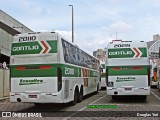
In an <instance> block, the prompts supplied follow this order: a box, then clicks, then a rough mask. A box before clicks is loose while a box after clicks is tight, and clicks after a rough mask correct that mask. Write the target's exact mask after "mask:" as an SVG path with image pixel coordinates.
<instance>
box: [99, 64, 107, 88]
mask: <svg viewBox="0 0 160 120" xmlns="http://www.w3.org/2000/svg"><path fill="white" fill-rule="evenodd" d="M100 64H101V80H100V81H101V82H100V83H101V85H100V87H101V89H103V88H106V77H105V75H106V73H105V72H106V70H105V62H101V61H100Z"/></svg>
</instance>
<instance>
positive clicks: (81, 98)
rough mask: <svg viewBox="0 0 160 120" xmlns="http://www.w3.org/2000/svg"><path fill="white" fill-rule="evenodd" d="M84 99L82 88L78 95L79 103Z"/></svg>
mask: <svg viewBox="0 0 160 120" xmlns="http://www.w3.org/2000/svg"><path fill="white" fill-rule="evenodd" d="M82 100H83V88H81V90H80V93H79V95H78V103H80V102H82Z"/></svg>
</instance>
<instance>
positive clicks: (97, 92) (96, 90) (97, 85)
mask: <svg viewBox="0 0 160 120" xmlns="http://www.w3.org/2000/svg"><path fill="white" fill-rule="evenodd" d="M98 91H99V84H97V90H96V93H98Z"/></svg>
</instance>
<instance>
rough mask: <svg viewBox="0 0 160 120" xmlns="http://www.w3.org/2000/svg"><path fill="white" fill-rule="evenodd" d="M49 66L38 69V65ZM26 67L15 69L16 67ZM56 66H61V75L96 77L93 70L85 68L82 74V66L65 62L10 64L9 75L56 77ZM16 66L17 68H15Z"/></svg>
mask: <svg viewBox="0 0 160 120" xmlns="http://www.w3.org/2000/svg"><path fill="white" fill-rule="evenodd" d="M40 66H41V67H43V66H47V67H48V66H50V68H48V69H38V67H40ZM23 67H24V68H27V69H24V70H23V69H22V70H17V69H18V68H23ZM57 67H59V68H61V70H62V76H63V77H82V76H83V77H97V74H96V73H97V72H96V71H95V70H90V69H86V68H84V69H85V72H86V73H85V75H82V70H81V69H82V68H81V67H76V66H71V65H65V64H34V65H33V64H31V65H11V67H10V71H11V77H57ZM16 68H17V69H16Z"/></svg>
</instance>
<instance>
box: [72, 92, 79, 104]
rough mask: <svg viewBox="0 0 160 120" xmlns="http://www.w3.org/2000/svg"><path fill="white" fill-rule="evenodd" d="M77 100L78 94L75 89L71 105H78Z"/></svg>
mask: <svg viewBox="0 0 160 120" xmlns="http://www.w3.org/2000/svg"><path fill="white" fill-rule="evenodd" d="M77 100H78V92H77V90H76V89H75V91H74V100H73V101H72V102H71V105H72V106H74V105H75V104H76V103H77Z"/></svg>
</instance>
